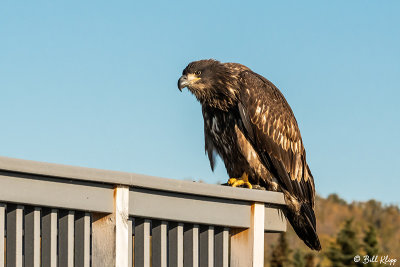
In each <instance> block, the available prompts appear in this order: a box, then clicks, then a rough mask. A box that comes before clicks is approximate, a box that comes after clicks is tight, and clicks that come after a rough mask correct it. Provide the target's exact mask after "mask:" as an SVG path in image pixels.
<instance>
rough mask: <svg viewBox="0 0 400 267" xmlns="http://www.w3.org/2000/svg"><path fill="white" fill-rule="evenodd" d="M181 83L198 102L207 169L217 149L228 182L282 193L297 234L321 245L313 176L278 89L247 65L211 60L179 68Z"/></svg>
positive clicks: (309, 243)
mask: <svg viewBox="0 0 400 267" xmlns="http://www.w3.org/2000/svg"><path fill="white" fill-rule="evenodd" d="M184 87H187V88H188V89H189V91H190V92H192V93H193V94H194V95H195V96H196V98H197V100H198V101H199V102H200V103H201V105H202V111H203V117H204V135H205V149H206V153H207V154H208V157H209V159H210V165H211V168H212V169H214V164H215V155H216V154H218V155H219V156H220V157H221V158H222V160H223V161H224V163H225V167H226V170H227V172H228V174H229V177H232V178H231V179H229V181H228V184H230V185H231V186H247V187H249V188H252V187H263V188H266V189H267V190H272V191H280V192H283V194H284V197H285V201H286V203H287V209H286V211H285V213H286V217H287V219H288V220H289V222H290V223H291V225H292V226H293V228H294V230H295V231H296V233H297V235H298V236H299V237H300V238H301V239H302V240H303V241H304V243H305V244H306V245H307V246H309V247H310V248H312V249H315V250H320V249H321V245H320V242H319V239H318V236H317V234H316V221H315V214H314V199H315V188H314V179H313V176H312V174H311V171H310V169H309V167H308V165H307V162H306V152H305V149H304V146H303V142H302V139H301V135H300V130H299V127H298V125H297V121H296V118H295V117H294V115H293V112H292V110H291V108H290V106H289V104H288V103H287V102H286V100H285V98H284V97H283V95H282V93H281V92H280V91H279V89H278V88H276V87H275V85H274V84H272V83H271V82H270V81H269V80H267V79H265V78H264V77H263V76H261V75H259V74H257V73H255V72H253V71H252V70H250V69H249V68H247V67H246V66H243V65H241V64H237V63H221V62H219V61H216V60H211V59H210V60H200V61H195V62H192V63H190V64H189V65H188V66H187V67H186V68H185V69H184V70H183V73H182V76H181V77H180V79H179V81H178V88H179V90H181V91H182V88H184ZM233 177H236V178H237V177H240V178H238V179H235V178H233Z"/></svg>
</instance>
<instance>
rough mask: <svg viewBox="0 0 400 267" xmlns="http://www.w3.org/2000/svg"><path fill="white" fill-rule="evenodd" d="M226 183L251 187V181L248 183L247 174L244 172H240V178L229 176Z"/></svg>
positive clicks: (233, 185)
mask: <svg viewBox="0 0 400 267" xmlns="http://www.w3.org/2000/svg"><path fill="white" fill-rule="evenodd" d="M228 185H230V186H232V187H239V186H240V187H247V188H249V189H252V188H253V186H252V185H251V183H249V176H248V175H247V173H245V172H244V173H243V174H242V177H240V178H230V179H229V180H228Z"/></svg>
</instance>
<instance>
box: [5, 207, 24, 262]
mask: <svg viewBox="0 0 400 267" xmlns="http://www.w3.org/2000/svg"><path fill="white" fill-rule="evenodd" d="M22 216H23V207H22V206H19V205H18V206H15V205H8V206H7V249H6V250H7V256H6V257H7V267H22Z"/></svg>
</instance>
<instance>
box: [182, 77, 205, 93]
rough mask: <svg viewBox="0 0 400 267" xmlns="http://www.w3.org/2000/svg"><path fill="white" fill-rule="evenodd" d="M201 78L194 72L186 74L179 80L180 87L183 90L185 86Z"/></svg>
mask: <svg viewBox="0 0 400 267" xmlns="http://www.w3.org/2000/svg"><path fill="white" fill-rule="evenodd" d="M200 79H201V78H200V77H198V76H197V75H196V74H193V73H189V74H184V75H182V76H181V77H180V78H179V80H178V88H179V90H180V91H181V92H182V89H183V88H185V87H188V86H189V85H191V84H193V83H195V82H197V81H198V80H200Z"/></svg>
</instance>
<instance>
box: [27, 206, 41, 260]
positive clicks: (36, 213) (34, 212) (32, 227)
mask: <svg viewBox="0 0 400 267" xmlns="http://www.w3.org/2000/svg"><path fill="white" fill-rule="evenodd" d="M25 267H40V208H38V207H25Z"/></svg>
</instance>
